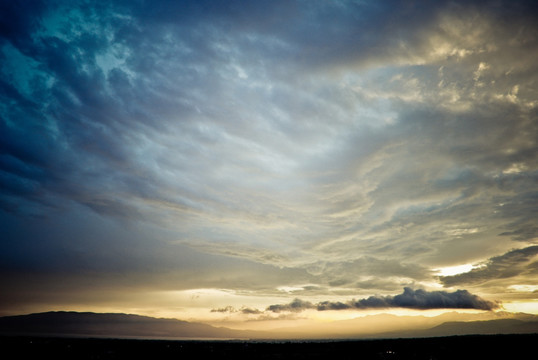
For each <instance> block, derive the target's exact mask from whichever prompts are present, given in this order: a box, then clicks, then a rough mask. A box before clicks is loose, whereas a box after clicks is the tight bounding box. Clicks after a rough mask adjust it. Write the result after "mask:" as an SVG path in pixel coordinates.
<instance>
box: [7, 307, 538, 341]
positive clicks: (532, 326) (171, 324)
mask: <svg viewBox="0 0 538 360" xmlns="http://www.w3.org/2000/svg"><path fill="white" fill-rule="evenodd" d="M459 315H462V314H459ZM467 316H468V314H467ZM490 316H491V315H490ZM496 316H497V318H495V319H487V318H488V316H484V315H480V314H476V316H475V317H474V318H475V319H477V320H474V321H445V320H447V319H452V320H454V319H456V320H457V319H458V314H457V313H449V314H443V315H439V316H436V317H423V316H396V315H389V314H379V315H371V316H365V317H361V318H356V319H352V320H344V321H334V322H332V323H327V324H324V325H323V327H322V328H317V327H315V326H314V327H312V326H309V327H292V328H283V329H278V330H271V331H251V330H235V329H229V328H225V327H216V326H211V325H207V324H202V323H196V322H187V321H182V320H176V319H162V318H153V317H148V316H140V315H132V314H121V313H91V312H65V311H58V312H45V313H37V314H29V315H17V316H5V317H0V334H3V335H46V336H86V337H118V338H121V337H127V338H128V337H133V338H162V339H171V338H173V339H301V338H303V339H304V338H309V339H315V338H318V339H319V338H327V339H329V338H330V339H337V338H404V337H405V338H407V337H436V336H449V335H468V334H529V333H538V316H536V315H529V314H507V313H505V314H498V315H496ZM461 317H462V318H463V315H462V316H461ZM484 318H486V319H487V320H484Z"/></svg>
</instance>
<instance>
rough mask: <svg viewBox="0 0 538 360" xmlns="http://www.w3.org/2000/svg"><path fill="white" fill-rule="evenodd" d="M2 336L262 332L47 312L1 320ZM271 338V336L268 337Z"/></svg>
mask: <svg viewBox="0 0 538 360" xmlns="http://www.w3.org/2000/svg"><path fill="white" fill-rule="evenodd" d="M0 333H2V334H24V335H37V334H48V335H51V334H53V335H89V336H116V337H152V338H153V337H155V338H224V339H227V338H230V339H240V338H250V337H252V336H255V335H257V337H263V334H262V333H259V334H254V332H251V331H242V330H232V329H227V328H217V327H214V326H211V325H206V324H201V323H193V322H187V321H181V320H176V319H157V318H152V317H148V316H140V315H129V314H102V313H91V312H64V311H59V312H46V313H39V314H30V315H19V316H6V317H2V318H0ZM266 336H267V335H266Z"/></svg>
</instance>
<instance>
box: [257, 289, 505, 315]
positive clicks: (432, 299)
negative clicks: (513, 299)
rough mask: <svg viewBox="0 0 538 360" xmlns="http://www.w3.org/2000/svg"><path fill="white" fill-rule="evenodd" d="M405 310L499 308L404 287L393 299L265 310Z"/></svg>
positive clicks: (465, 295)
mask: <svg viewBox="0 0 538 360" xmlns="http://www.w3.org/2000/svg"><path fill="white" fill-rule="evenodd" d="M395 307H397V308H407V309H418V310H428V309H478V310H495V309H498V308H499V304H498V303H496V302H492V301H488V300H484V299H482V298H480V297H479V296H477V295H473V294H471V293H469V292H468V291H467V290H456V291H454V292H446V291H426V290H421V289H417V290H413V289H411V288H408V287H406V288H404V291H403V293H402V294H399V295H395V296H370V297H368V298H365V299H360V300H351V301H347V302H332V301H322V302H319V303H317V304H313V303H311V302H308V301H302V300H300V299H295V300H293V301H292V302H291V303H289V304H283V305H271V306H269V307H268V308H267V309H266V310H267V311H272V312H277V313H278V312H282V311H289V312H300V311H303V310H306V309H316V310H318V311H324V310H347V309H377V308H395Z"/></svg>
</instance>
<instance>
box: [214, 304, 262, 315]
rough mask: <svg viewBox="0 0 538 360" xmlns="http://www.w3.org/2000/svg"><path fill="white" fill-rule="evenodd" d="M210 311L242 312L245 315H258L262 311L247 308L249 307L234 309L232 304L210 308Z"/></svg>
mask: <svg viewBox="0 0 538 360" xmlns="http://www.w3.org/2000/svg"><path fill="white" fill-rule="evenodd" d="M211 312H218V313H238V312H239V313H242V314H246V315H258V314H262V313H263V311H260V310H258V309H254V308H249V307H244V306H243V307H241V308H240V309H236V308H234V307H233V306H226V307H224V308H218V309H211Z"/></svg>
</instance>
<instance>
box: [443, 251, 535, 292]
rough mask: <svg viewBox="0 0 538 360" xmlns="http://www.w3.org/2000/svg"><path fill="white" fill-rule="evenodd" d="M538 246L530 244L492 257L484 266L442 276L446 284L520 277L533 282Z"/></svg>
mask: <svg viewBox="0 0 538 360" xmlns="http://www.w3.org/2000/svg"><path fill="white" fill-rule="evenodd" d="M536 255H538V246H529V247H526V248H523V249H516V250H512V251H509V252H507V253H506V254H503V255H500V256H495V257H492V258H490V259H489V260H488V261H487V262H485V263H484V264H481V265H482V266H479V267H477V268H475V269H473V270H471V271H469V272H466V273H462V274H458V275H453V276H442V277H440V280H441V282H442V283H443V284H444V285H445V286H457V285H461V284H481V283H485V282H487V281H496V280H497V281H498V280H502V279H507V278H516V277H517V278H518V280H519V281H520V282H522V283H526V282H529V281H530V282H531V283H532V282H533V281H534V277H535V273H534V271H535V269H536V266H537V265H538V260H537V259H536Z"/></svg>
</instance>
